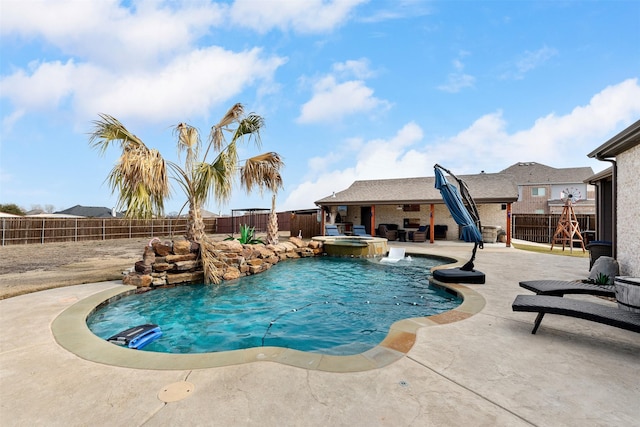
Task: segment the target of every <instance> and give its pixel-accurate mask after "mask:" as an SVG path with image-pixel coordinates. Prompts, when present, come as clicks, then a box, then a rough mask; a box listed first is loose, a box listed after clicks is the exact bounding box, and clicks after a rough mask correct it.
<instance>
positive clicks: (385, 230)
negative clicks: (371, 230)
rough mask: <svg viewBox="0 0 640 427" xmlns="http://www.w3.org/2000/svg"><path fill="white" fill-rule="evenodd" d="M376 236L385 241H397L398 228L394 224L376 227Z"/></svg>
mask: <svg viewBox="0 0 640 427" xmlns="http://www.w3.org/2000/svg"><path fill="white" fill-rule="evenodd" d="M378 236H380V237H383V238H385V239H387V240H390V241H391V240H398V226H397V225H396V224H380V225H378Z"/></svg>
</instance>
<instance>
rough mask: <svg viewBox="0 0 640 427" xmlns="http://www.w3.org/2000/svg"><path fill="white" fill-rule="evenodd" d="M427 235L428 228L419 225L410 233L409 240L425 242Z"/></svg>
mask: <svg viewBox="0 0 640 427" xmlns="http://www.w3.org/2000/svg"><path fill="white" fill-rule="evenodd" d="M428 237H429V228H428V227H427V226H426V225H421V226H420V227H419V228H418V229H417V230H416V231H414V232H413V233H411V236H410V240H411V241H414V242H426V241H427V238H428Z"/></svg>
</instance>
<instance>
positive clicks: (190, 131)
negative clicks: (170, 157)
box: [173, 123, 201, 171]
mask: <svg viewBox="0 0 640 427" xmlns="http://www.w3.org/2000/svg"><path fill="white" fill-rule="evenodd" d="M173 133H174V135H176V136H177V137H178V155H180V153H181V152H186V154H187V158H186V160H185V169H186V170H188V171H191V170H193V165H194V164H195V162H196V161H197V159H198V156H199V154H200V145H201V144H200V133H199V132H198V130H197V129H196V128H194V127H193V126H191V125H189V124H187V123H179V124H178V125H176V127H175V128H174V130H173Z"/></svg>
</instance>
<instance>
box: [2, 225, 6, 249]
mask: <svg viewBox="0 0 640 427" xmlns="http://www.w3.org/2000/svg"><path fill="white" fill-rule="evenodd" d="M6 226H7V223H6V221H5V219H4V218H2V246H4V229H5V227H6Z"/></svg>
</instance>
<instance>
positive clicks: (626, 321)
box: [511, 295, 640, 334]
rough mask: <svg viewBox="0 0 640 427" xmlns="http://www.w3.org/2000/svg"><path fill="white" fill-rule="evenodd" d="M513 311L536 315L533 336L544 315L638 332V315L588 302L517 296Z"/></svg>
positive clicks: (548, 297) (551, 297)
mask: <svg viewBox="0 0 640 427" xmlns="http://www.w3.org/2000/svg"><path fill="white" fill-rule="evenodd" d="M511 308H512V309H513V311H526V312H531V313H538V317H536V320H535V323H534V325H533V330H532V331H531V333H532V334H535V333H536V331H537V330H538V327H539V326H540V322H542V318H543V317H544V315H545V314H547V313H551V314H558V315H560V316H569V317H576V318H579V319H585V320H590V321H592V322H597V323H602V324H605V325H609V326H614V327H616V328H621V329H626V330H628V331H633V332H640V313H634V312H631V311H626V310H621V309H619V308H617V307H612V306H607V305H604V304H598V303H594V302H589V301H582V300H576V299H571V298H562V297H557V296H549V295H518V296H517V297H516V299H515V300H514V301H513V304H512V305H511Z"/></svg>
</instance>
